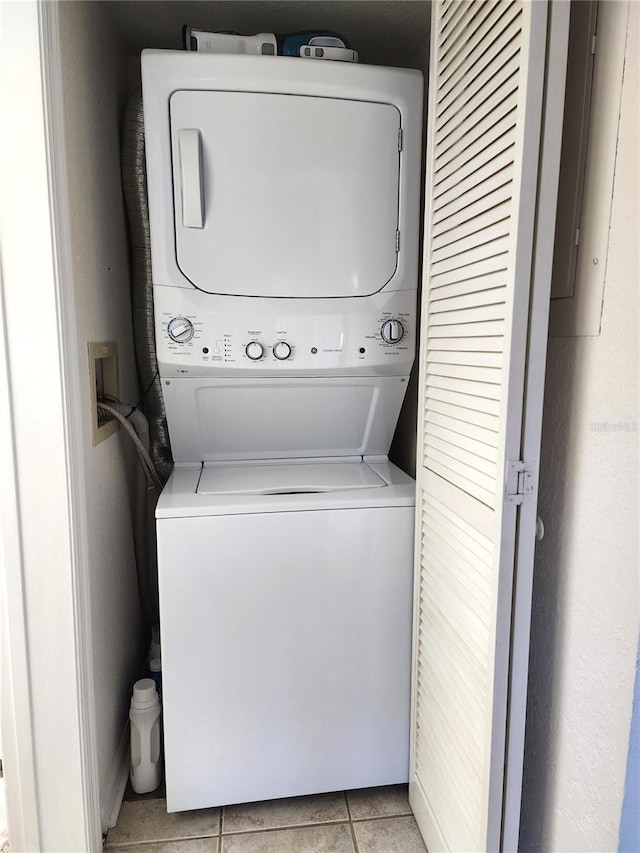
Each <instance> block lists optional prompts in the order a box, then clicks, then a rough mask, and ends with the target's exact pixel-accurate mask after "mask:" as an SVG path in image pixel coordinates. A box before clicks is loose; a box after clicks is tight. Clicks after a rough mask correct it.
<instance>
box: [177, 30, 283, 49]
mask: <svg viewBox="0 0 640 853" xmlns="http://www.w3.org/2000/svg"><path fill="white" fill-rule="evenodd" d="M182 38H183V41H184V48H185V50H199V51H202V52H203V53H243V54H249V55H253V56H275V55H276V54H277V53H278V42H277V40H276V37H275V35H274V33H257V34H256V35H253V36H243V35H240V33H211V32H205V31H204V30H198V29H196V28H195V27H189V26H184V27H183V28H182Z"/></svg>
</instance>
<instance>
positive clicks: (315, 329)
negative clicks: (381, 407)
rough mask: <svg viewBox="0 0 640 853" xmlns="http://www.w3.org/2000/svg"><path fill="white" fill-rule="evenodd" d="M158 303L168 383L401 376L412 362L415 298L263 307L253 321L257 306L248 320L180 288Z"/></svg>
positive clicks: (221, 302)
mask: <svg viewBox="0 0 640 853" xmlns="http://www.w3.org/2000/svg"><path fill="white" fill-rule="evenodd" d="M154 299H155V318H156V348H157V352H158V361H159V364H160V367H161V375H162V376H163V377H164V376H175V377H177V376H203V375H217V376H220V375H233V374H240V373H242V374H245V375H246V374H247V372H248V371H251V372H252V374H253V375H259V374H267V375H283V374H287V375H300V374H308V373H324V374H325V375H326V374H328V373H331V374H335V373H336V371H342V372H345V373H348V374H360V375H367V374H372V373H373V374H381V375H385V374H387V375H404V374H406V373H408V371H409V370H410V367H411V364H412V362H413V356H414V349H415V330H414V317H415V309H414V302H415V292H412V291H398V292H395V293H391V294H386V295H384V296H382V295H381V294H378V295H376V297H368V298H367V299H336V300H319V302H321V303H322V304H321V305H317V304H316V305H312V304H309V301H308V300H259V302H260V303H261V304H262V305H264V311H263V312H262V313H256V302H255V301H253V302H252V305H251V308H252V309H253V310H252V311H250V312H248V311H246V300H242V299H235V298H229V297H215V296H211V295H208V294H202V293H200V292H196V293H192V292H189V291H186V292H185V291H180V290H177V289H176V288H166V287H156V288H155V295H154ZM199 303H201V304H199ZM259 307H260V306H259ZM243 308H245V310H242V309H243ZM329 308H333V309H334V310H333V311H329V310H327V309H329ZM314 309H315V310H314ZM318 309H320V310H318Z"/></svg>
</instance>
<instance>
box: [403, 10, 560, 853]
mask: <svg viewBox="0 0 640 853" xmlns="http://www.w3.org/2000/svg"><path fill="white" fill-rule="evenodd" d="M547 11H548V10H547V4H546V3H545V2H541V0H540V2H533V3H531V2H525V3H520V2H507V0H498V2H484V0H474V2H451V0H445V2H435V3H434V4H433V13H432V14H433V17H432V36H431V38H432V42H431V72H430V81H429V85H430V104H429V119H428V149H427V151H428V153H427V179H426V180H427V188H426V212H425V256H424V264H425V275H424V292H423V337H422V350H421V364H420V370H421V379H420V405H421V416H420V418H421V422H420V428H419V435H418V475H417V480H418V495H417V506H416V517H417V564H418V566H417V580H416V594H415V606H416V613H415V639H414V705H413V712H414V713H413V747H412V767H411V777H410V798H411V803H412V806H413V809H414V812H415V814H416V818H417V820H418V824H419V826H420V828H421V831H422V833H423V835H424V837H425V840H426V843H427V846H428V848H429V851H430V853H435V851H436V850H452V851H484V850H498V849H500V848H501V837H500V836H501V822H502V803H503V781H504V764H505V738H506V718H507V695H508V681H509V678H508V676H509V651H510V649H509V643H510V631H511V605H512V578H513V568H514V549H515V542H516V527H517V512H518V501H519V500H521V499H520V498H518V497H513V498H511V497H508V496H507V494H506V492H507V489H506V487H505V483H506V480H507V479H508V478H507V470H508V465H507V462H508V460H512V461H517V460H519V458H520V453H521V450H520V439H521V429H522V410H523V395H524V381H525V361H526V347H527V333H528V314H529V296H530V280H531V269H532V251H533V245H534V224H535V223H534V220H535V205H536V192H537V174H538V156H539V141H540V132H541V115H542V91H543V82H544V68H545V40H546V27H547ZM543 325H544V324H543ZM542 346H543V348H544V341H543V342H542ZM540 397H541V395H540ZM540 405H541V402H540ZM512 479H513V480H514V481H517V479H518V477H517V474H516V475H514V477H513V478H512ZM532 550H533V538H532V543H531V551H532Z"/></svg>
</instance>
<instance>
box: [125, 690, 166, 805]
mask: <svg viewBox="0 0 640 853" xmlns="http://www.w3.org/2000/svg"><path fill="white" fill-rule="evenodd" d="M129 720H130V721H131V769H130V777H131V787H132V788H133V790H134V791H135V792H136V793H137V794H146V793H148V792H149V791H155V789H156V788H157V787H158V785H159V784H160V781H161V779H162V764H161V751H162V750H161V736H160V702H159V700H158V694H157V692H156V685H155V682H154V681H153V680H152V679H151V678H142V679H140V681H136V683H135V684H134V685H133V696H132V697H131V708H130V710H129Z"/></svg>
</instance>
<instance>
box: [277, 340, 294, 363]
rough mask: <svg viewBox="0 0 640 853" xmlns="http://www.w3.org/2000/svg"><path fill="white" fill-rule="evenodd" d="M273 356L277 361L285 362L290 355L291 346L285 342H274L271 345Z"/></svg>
mask: <svg viewBox="0 0 640 853" xmlns="http://www.w3.org/2000/svg"><path fill="white" fill-rule="evenodd" d="M273 354H274V355H275V357H276V358H277V359H278V361H285V359H287V358H289V356H290V355H291V346H290V345H289V344H288V343H287V342H286V341H276V343H275V344H274V345H273Z"/></svg>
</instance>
